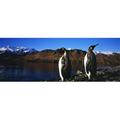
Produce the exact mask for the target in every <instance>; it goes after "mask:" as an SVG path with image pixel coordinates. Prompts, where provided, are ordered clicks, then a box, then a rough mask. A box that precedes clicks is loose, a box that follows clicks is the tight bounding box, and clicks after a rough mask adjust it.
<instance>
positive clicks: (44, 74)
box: [0, 62, 80, 81]
mask: <svg viewBox="0 0 120 120" xmlns="http://www.w3.org/2000/svg"><path fill="white" fill-rule="evenodd" d="M73 65H74V66H73V68H74V69H73V71H74V72H75V71H76V70H77V69H78V68H80V66H78V65H76V64H75V63H74V64H73ZM74 72H72V73H73V74H74ZM59 79H60V78H59V74H58V64H57V63H30V62H28V63H24V64H23V65H3V64H2V65H0V81H58V80H59Z"/></svg>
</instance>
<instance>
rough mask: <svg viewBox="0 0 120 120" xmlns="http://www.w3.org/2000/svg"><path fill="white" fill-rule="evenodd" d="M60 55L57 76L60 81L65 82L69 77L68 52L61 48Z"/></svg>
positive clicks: (69, 62)
mask: <svg viewBox="0 0 120 120" xmlns="http://www.w3.org/2000/svg"><path fill="white" fill-rule="evenodd" d="M62 53H63V55H62V56H61V57H60V59H59V62H58V67H59V75H60V78H61V81H66V80H69V78H70V77H71V61H70V58H69V54H68V51H67V50H66V49H65V48H62Z"/></svg>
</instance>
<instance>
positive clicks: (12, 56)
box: [0, 46, 120, 67]
mask: <svg viewBox="0 0 120 120" xmlns="http://www.w3.org/2000/svg"><path fill="white" fill-rule="evenodd" d="M60 51H61V48H60V49H56V50H51V49H45V50H42V51H37V50H35V49H28V48H24V47H17V48H12V47H10V46H7V47H2V48H0V63H1V64H2V63H9V64H13V63H14V64H21V63H25V62H35V63H37V62H50V63H57V62H58V60H59V58H60V57H61V52H60ZM85 54H86V51H83V50H81V49H71V50H69V56H70V59H71V61H72V62H73V63H75V64H74V65H76V67H77V66H78V65H80V66H81V67H82V66H83V59H84V56H85ZM96 57H97V64H98V66H118V65H120V53H112V52H111V53H109V54H106V53H102V52H97V53H96Z"/></svg>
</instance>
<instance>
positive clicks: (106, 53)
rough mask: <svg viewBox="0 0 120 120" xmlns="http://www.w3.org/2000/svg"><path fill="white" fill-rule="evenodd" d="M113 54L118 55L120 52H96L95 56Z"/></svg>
mask: <svg viewBox="0 0 120 120" xmlns="http://www.w3.org/2000/svg"><path fill="white" fill-rule="evenodd" d="M114 53H117V54H120V52H119V51H118V52H112V51H96V52H95V54H105V55H113V54H114Z"/></svg>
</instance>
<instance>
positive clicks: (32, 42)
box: [0, 38, 120, 52]
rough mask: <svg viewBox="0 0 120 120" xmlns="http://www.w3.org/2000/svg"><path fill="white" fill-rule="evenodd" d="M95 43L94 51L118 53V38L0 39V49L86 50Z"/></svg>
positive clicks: (119, 49)
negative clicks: (12, 47) (20, 47)
mask: <svg viewBox="0 0 120 120" xmlns="http://www.w3.org/2000/svg"><path fill="white" fill-rule="evenodd" d="M97 43H99V46H98V47H97V48H96V49H95V50H96V51H97V50H98V51H114V52H115V51H120V38H0V47H3V46H7V45H10V46H14V47H15V46H24V47H28V48H35V49H37V50H43V49H57V48H61V47H65V48H77V49H83V50H87V48H88V47H89V46H90V45H93V44H97Z"/></svg>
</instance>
